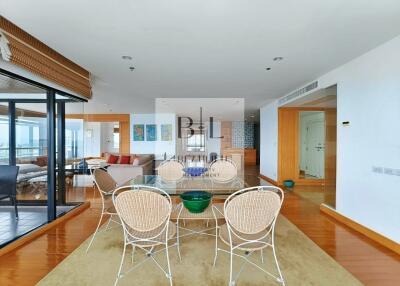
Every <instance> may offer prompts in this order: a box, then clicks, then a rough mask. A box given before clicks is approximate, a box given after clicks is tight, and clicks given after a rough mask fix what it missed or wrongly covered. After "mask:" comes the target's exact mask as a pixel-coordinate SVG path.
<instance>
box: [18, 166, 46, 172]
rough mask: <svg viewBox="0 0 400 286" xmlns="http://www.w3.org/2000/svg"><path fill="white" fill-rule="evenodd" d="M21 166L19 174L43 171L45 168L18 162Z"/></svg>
mask: <svg viewBox="0 0 400 286" xmlns="http://www.w3.org/2000/svg"><path fill="white" fill-rule="evenodd" d="M17 166H19V172H18V173H19V174H27V173H33V172H40V171H43V168H42V167H40V166H38V165H35V164H17Z"/></svg>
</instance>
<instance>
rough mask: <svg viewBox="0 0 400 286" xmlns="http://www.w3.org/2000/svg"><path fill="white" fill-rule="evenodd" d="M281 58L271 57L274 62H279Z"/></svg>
mask: <svg viewBox="0 0 400 286" xmlns="http://www.w3.org/2000/svg"><path fill="white" fill-rule="evenodd" d="M281 60H283V57H275V58H273V61H274V62H279V61H281Z"/></svg>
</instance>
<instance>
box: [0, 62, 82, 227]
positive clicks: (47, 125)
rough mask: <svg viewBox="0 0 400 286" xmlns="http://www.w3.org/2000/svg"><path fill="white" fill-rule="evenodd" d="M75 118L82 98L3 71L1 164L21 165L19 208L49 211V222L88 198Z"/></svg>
mask: <svg viewBox="0 0 400 286" xmlns="http://www.w3.org/2000/svg"><path fill="white" fill-rule="evenodd" d="M66 114H69V115H67V116H66ZM73 114H80V115H81V114H83V101H82V100H81V99H79V98H77V97H75V96H72V95H68V94H66V93H63V92H59V91H56V90H54V89H52V88H50V87H46V86H43V85H41V84H38V83H35V82H32V81H30V80H29V79H26V78H23V77H20V76H18V75H15V74H12V73H9V72H7V71H4V70H1V69H0V164H2V165H17V166H19V173H18V177H17V182H16V183H17V190H16V192H17V201H18V206H19V207H21V209H23V208H24V206H26V207H30V208H32V207H33V208H36V209H44V210H45V213H46V215H45V219H46V221H51V220H53V219H55V218H56V217H57V216H58V215H61V214H63V213H65V212H67V211H69V210H70V209H72V208H73V207H75V206H76V205H78V204H79V203H80V202H83V200H84V195H83V194H79V192H78V191H79V190H80V189H79V184H78V183H77V181H79V178H78V177H77V175H78V174H81V173H86V172H87V169H86V168H85V167H86V166H85V164H84V161H83V160H82V159H83V148H84V146H83V137H84V136H83V133H84V131H83V130H84V129H83V119H82V118H75V117H74V116H73ZM70 115H71V116H70ZM66 117H67V118H66ZM69 197H70V198H71V199H69ZM9 204H10V202H9V201H8V200H7V199H6V200H0V208H2V207H3V206H4V207H3V208H5V209H6V208H7V207H8V206H9Z"/></svg>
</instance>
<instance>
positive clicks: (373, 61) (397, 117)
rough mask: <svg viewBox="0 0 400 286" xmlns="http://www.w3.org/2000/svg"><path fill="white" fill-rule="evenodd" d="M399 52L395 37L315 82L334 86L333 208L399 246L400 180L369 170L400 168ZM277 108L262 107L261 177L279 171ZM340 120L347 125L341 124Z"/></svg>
mask: <svg viewBox="0 0 400 286" xmlns="http://www.w3.org/2000/svg"><path fill="white" fill-rule="evenodd" d="M399 51H400V37H396V38H394V39H393V40H391V41H389V42H387V43H385V44H383V45H381V46H379V47H377V48H375V49H374V50H371V51H370V52H368V53H366V54H364V55H362V56H360V57H358V58H356V59H354V60H353V61H351V62H349V63H347V64H345V65H343V66H341V67H339V68H337V69H335V70H333V71H331V72H329V73H327V74H325V75H323V76H321V77H320V78H318V82H319V87H321V88H325V87H329V86H331V85H334V84H337V101H338V102H337V108H338V110H337V111H338V114H337V115H338V116H337V118H338V128H337V191H336V210H337V211H338V212H339V213H341V214H343V215H345V216H347V217H349V218H351V219H352V220H354V221H356V222H358V223H360V224H362V225H364V226H366V227H368V228H370V229H372V230H374V231H376V232H378V233H381V234H382V235H384V236H387V237H388V238H390V239H392V240H394V241H397V242H400V176H395V175H388V174H384V173H375V172H373V171H372V169H373V167H374V166H376V167H383V168H385V167H386V168H395V169H400V52H399ZM276 108H277V106H276V105H273V104H269V105H268V106H266V107H263V108H262V109H261V124H262V125H261V134H262V135H261V141H262V143H261V146H262V147H261V166H262V169H261V170H262V171H261V173H262V174H265V175H267V176H268V174H269V173H267V171H268V172H271V173H273V172H276V171H277V167H276V165H275V164H274V163H271V162H269V160H274V161H276V158H273V159H271V158H270V157H269V156H268V155H269V154H271V153H272V154H275V152H277V146H276V145H273V144H272V142H273V139H272V138H273V137H275V136H277V129H276V127H277V123H276V121H275V118H271V113H273V112H274V111H273V110H276ZM268 119H270V120H271V122H269V123H268V122H266V120H268ZM343 121H349V122H350V126H348V127H344V126H342V124H341V122H343ZM271 125H274V127H272V126H271ZM270 132H272V134H270ZM264 149H267V150H264Z"/></svg>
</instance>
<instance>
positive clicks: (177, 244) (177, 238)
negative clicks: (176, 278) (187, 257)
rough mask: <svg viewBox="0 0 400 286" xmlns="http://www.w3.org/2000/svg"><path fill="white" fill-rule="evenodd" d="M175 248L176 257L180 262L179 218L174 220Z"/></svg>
mask: <svg viewBox="0 0 400 286" xmlns="http://www.w3.org/2000/svg"><path fill="white" fill-rule="evenodd" d="M176 248H177V249H178V257H179V261H180V262H181V261H182V257H181V245H180V239H179V218H178V219H177V220H176Z"/></svg>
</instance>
